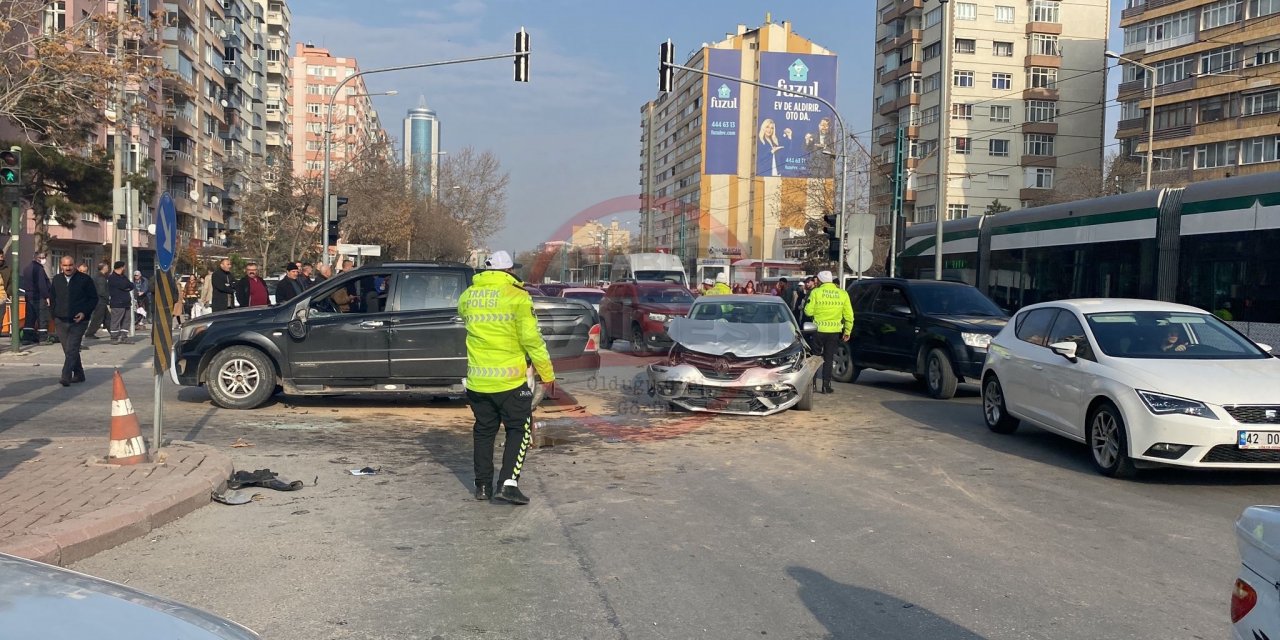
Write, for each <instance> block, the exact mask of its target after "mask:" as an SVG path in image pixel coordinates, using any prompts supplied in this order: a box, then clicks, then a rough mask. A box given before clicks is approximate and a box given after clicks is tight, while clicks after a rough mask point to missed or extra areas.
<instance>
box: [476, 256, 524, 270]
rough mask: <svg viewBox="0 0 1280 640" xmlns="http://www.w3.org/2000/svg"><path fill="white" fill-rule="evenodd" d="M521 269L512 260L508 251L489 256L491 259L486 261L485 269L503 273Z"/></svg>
mask: <svg viewBox="0 0 1280 640" xmlns="http://www.w3.org/2000/svg"><path fill="white" fill-rule="evenodd" d="M518 267H520V265H518V264H516V263H515V261H514V260H512V259H511V254H510V253H507V252H506V251H494V252H493V253H491V254H489V259H488V260H485V261H484V268H486V269H493V270H495V271H502V270H504V269H515V268H518Z"/></svg>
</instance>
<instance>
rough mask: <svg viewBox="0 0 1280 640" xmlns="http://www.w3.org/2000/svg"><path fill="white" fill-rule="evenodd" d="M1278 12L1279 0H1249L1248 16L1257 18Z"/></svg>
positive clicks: (1279, 9) (1279, 10)
mask: <svg viewBox="0 0 1280 640" xmlns="http://www.w3.org/2000/svg"><path fill="white" fill-rule="evenodd" d="M1278 12H1280V0H1249V17H1250V18H1257V17H1260V16H1269V15H1271V14H1273V13H1278Z"/></svg>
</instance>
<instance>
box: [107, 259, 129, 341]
mask: <svg viewBox="0 0 1280 640" xmlns="http://www.w3.org/2000/svg"><path fill="white" fill-rule="evenodd" d="M124 266H125V265H124V261H122V260H121V261H116V264H115V268H114V269H112V270H111V275H109V276H107V306H109V307H110V310H111V327H110V332H111V341H112V342H114V343H117V344H119V343H123V342H124V341H125V339H126V337H127V336H128V334H129V324H128V322H129V307H130V304H131V303H132V302H133V283H132V282H129V277H128V276H126V275H124Z"/></svg>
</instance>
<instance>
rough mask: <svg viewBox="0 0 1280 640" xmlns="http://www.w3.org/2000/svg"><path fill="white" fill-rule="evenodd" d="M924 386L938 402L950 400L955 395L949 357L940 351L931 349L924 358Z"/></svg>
mask: <svg viewBox="0 0 1280 640" xmlns="http://www.w3.org/2000/svg"><path fill="white" fill-rule="evenodd" d="M924 377H925V380H924V386H925V389H927V390H928V391H929V395H930V396H931V397H933V398H937V399H938V400H950V399H951V398H953V397H955V395H956V385H958V384H960V381H959V380H957V379H956V372H955V369H954V368H952V366H951V357H950V356H948V355H947V352H946V351H943V350H942V349H938V348H936V347H935V348H933V349H930V350H929V353H928V354H926V355H925V358H924Z"/></svg>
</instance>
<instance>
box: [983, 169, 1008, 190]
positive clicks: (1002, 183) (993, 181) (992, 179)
mask: <svg viewBox="0 0 1280 640" xmlns="http://www.w3.org/2000/svg"><path fill="white" fill-rule="evenodd" d="M987 188H988V189H991V190H993V191H1004V190H1005V189H1008V188H1009V174H1007V173H993V174H991V175H989V176H987Z"/></svg>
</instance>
